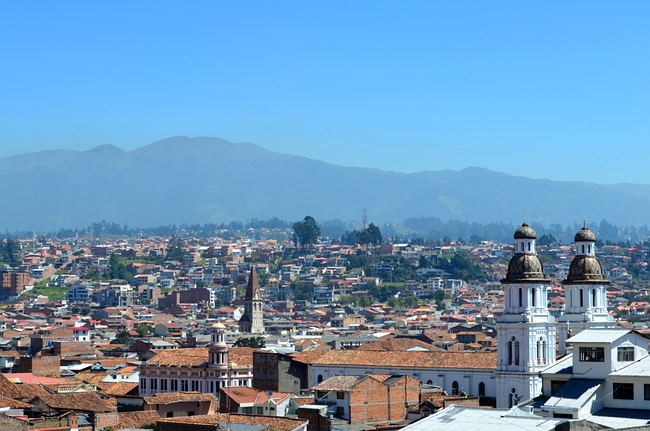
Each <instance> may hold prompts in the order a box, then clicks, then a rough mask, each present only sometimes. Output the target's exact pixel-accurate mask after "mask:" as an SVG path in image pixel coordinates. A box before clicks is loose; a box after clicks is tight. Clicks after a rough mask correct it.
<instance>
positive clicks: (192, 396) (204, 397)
mask: <svg viewBox="0 0 650 431" xmlns="http://www.w3.org/2000/svg"><path fill="white" fill-rule="evenodd" d="M142 399H143V400H144V402H145V404H172V403H183V402H187V401H212V400H216V399H217V397H215V396H214V395H213V394H208V393H201V392H167V393H160V394H155V395H154V396H153V397H143V398H142Z"/></svg>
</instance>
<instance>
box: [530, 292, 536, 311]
mask: <svg viewBox="0 0 650 431" xmlns="http://www.w3.org/2000/svg"><path fill="white" fill-rule="evenodd" d="M536 294H537V292H536V290H535V288H534V287H533V288H532V289H531V290H530V296H531V299H532V301H533V307H536V305H535V304H536V302H537V301H535V299H536V298H535V296H536Z"/></svg>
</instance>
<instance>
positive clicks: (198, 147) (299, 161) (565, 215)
mask: <svg viewBox="0 0 650 431" xmlns="http://www.w3.org/2000/svg"><path fill="white" fill-rule="evenodd" d="M0 202H2V203H3V205H2V210H0V229H8V230H10V231H14V230H31V229H37V230H51V229H58V228H60V227H74V226H80V227H83V226H88V225H89V224H90V223H91V222H95V221H101V220H106V221H109V222H117V223H120V224H122V223H128V224H129V225H130V226H132V227H134V226H156V225H163V224H180V223H205V222H222V221H226V222H227V221H230V220H233V219H234V220H241V221H246V220H250V219H252V218H259V219H266V218H269V217H273V216H277V217H279V218H280V219H285V220H298V219H301V218H303V217H304V216H305V215H312V216H314V217H315V218H316V219H317V220H319V219H320V220H326V219H333V218H340V219H343V220H359V219H360V218H361V211H362V209H363V208H367V211H368V215H369V219H370V221H374V222H376V223H384V222H401V221H403V220H404V219H405V218H408V217H421V216H435V217H439V218H441V219H442V220H449V219H460V220H467V221H478V222H491V221H499V220H503V221H508V222H519V221H520V220H522V218H523V217H527V218H528V220H531V221H534V222H542V223H544V224H550V223H561V224H569V223H570V224H573V223H575V222H579V221H580V219H581V218H582V217H583V216H587V217H588V218H589V219H590V220H592V221H599V220H602V219H603V218H606V219H607V220H608V221H610V222H612V223H615V224H620V225H631V224H645V223H647V220H648V215H649V214H650V186H647V185H636V184H619V185H607V186H605V185H598V184H592V183H579V182H560V181H549V180H534V179H530V178H524V177H515V176H512V175H508V174H503V173H499V172H492V171H489V170H487V169H482V168H467V169H464V170H462V171H450V170H445V171H436V172H419V173H413V174H403V173H396V172H385V171H380V170H377V169H365V168H351V167H342V166H336V165H332V164H328V163H325V162H321V161H318V160H312V159H307V158H304V157H298V156H292V155H287V154H279V153H274V152H271V151H267V150H265V149H263V148H261V147H259V146H257V145H254V144H249V143H240V144H233V143H231V142H228V141H225V140H222V139H217V138H187V137H183V136H177V137H173V138H169V139H165V140H162V141H159V142H154V143H152V144H149V145H146V146H144V147H142V148H139V149H137V150H133V151H129V152H127V151H123V150H121V149H119V148H117V147H115V146H112V145H103V146H100V147H97V148H93V149H91V150H88V151H70V150H57V151H44V152H39V153H30V154H23V155H19V156H14V157H7V158H1V159H0Z"/></svg>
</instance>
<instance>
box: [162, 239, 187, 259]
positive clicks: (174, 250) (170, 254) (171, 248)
mask: <svg viewBox="0 0 650 431" xmlns="http://www.w3.org/2000/svg"><path fill="white" fill-rule="evenodd" d="M184 253H185V243H184V242H183V240H182V239H180V238H178V237H176V236H175V237H173V238H172V239H170V240H169V244H168V245H167V254H166V255H165V260H176V261H182V260H183V254H184Z"/></svg>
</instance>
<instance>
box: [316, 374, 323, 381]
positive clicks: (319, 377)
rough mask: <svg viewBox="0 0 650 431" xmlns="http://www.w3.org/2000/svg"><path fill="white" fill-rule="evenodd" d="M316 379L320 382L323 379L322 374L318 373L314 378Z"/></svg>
mask: <svg viewBox="0 0 650 431" xmlns="http://www.w3.org/2000/svg"><path fill="white" fill-rule="evenodd" d="M316 380H318V383H320V382H322V381H323V376H322V375H321V374H319V375H318V378H316Z"/></svg>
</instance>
